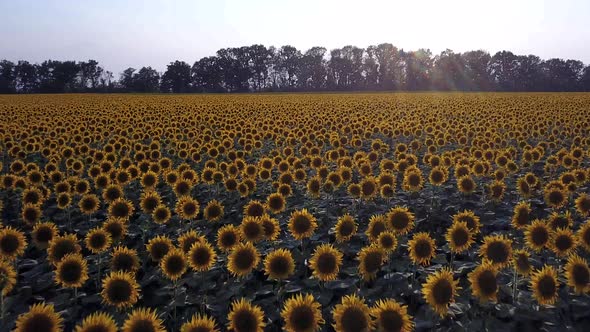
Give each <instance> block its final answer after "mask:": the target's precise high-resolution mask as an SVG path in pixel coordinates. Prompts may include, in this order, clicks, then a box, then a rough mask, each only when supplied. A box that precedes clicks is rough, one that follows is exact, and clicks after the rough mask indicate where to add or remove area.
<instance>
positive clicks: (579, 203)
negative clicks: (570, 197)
mask: <svg viewBox="0 0 590 332" xmlns="http://www.w3.org/2000/svg"><path fill="white" fill-rule="evenodd" d="M576 210H577V211H578V213H579V214H580V215H581V216H583V217H588V216H589V215H590V195H588V194H586V193H581V194H580V195H579V196H578V198H576Z"/></svg>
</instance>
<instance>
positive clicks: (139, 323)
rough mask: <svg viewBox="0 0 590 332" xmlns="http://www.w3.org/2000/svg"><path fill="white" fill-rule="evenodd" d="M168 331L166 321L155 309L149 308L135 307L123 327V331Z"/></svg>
mask: <svg viewBox="0 0 590 332" xmlns="http://www.w3.org/2000/svg"><path fill="white" fill-rule="evenodd" d="M144 331H150V332H166V329H165V328H164V322H162V320H161V319H160V318H158V315H157V313H156V311H155V310H153V309H149V308H139V309H134V310H133V311H132V312H131V313H130V314H129V316H128V317H127V319H126V320H125V323H123V329H122V330H121V332H144Z"/></svg>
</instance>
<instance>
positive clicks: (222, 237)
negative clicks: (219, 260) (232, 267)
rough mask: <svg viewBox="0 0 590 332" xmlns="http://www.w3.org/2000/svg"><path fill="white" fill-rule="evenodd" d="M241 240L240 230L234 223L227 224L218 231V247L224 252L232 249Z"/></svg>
mask: <svg viewBox="0 0 590 332" xmlns="http://www.w3.org/2000/svg"><path fill="white" fill-rule="evenodd" d="M239 242H240V230H239V229H238V228H236V227H235V226H234V225H225V226H223V227H221V228H220V229H219V230H218V231H217V247H218V248H219V249H220V250H221V251H223V252H229V251H231V250H232V249H233V248H234V246H236V245H237V244H238V243H239Z"/></svg>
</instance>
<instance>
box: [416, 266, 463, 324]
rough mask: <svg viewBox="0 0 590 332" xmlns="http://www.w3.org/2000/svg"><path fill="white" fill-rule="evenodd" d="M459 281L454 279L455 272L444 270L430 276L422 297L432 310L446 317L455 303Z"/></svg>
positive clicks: (423, 287)
mask: <svg viewBox="0 0 590 332" xmlns="http://www.w3.org/2000/svg"><path fill="white" fill-rule="evenodd" d="M458 285H459V281H458V280H454V279H453V272H452V271H451V270H449V269H446V268H443V269H441V270H438V271H436V272H435V273H434V274H430V275H428V277H427V278H426V283H424V284H423V285H422V295H423V296H424V299H425V300H426V302H427V303H428V304H429V305H430V307H431V308H432V310H434V311H435V312H436V313H438V314H439V315H440V316H441V317H444V316H445V315H446V314H447V312H448V309H449V305H450V304H451V303H453V302H455V296H457V290H458V289H459V286H458Z"/></svg>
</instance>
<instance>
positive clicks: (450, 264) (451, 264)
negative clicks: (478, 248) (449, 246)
mask: <svg viewBox="0 0 590 332" xmlns="http://www.w3.org/2000/svg"><path fill="white" fill-rule="evenodd" d="M454 262H455V253H454V252H453V251H451V261H450V262H449V267H450V268H451V270H453V263H454Z"/></svg>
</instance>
